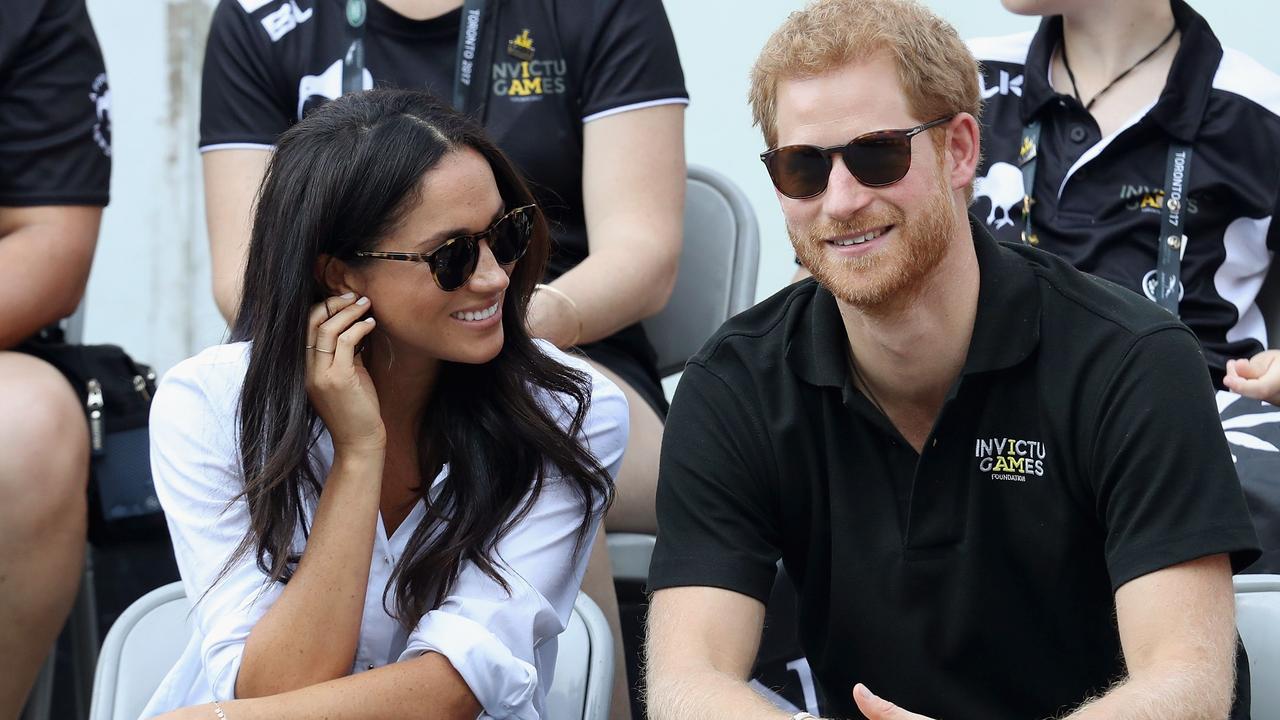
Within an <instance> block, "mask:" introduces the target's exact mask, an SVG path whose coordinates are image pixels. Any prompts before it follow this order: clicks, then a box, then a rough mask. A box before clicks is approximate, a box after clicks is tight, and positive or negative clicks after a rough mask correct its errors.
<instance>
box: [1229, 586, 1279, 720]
mask: <svg viewBox="0 0 1280 720" xmlns="http://www.w3.org/2000/svg"><path fill="white" fill-rule="evenodd" d="M1234 580H1235V590H1236V628H1237V629H1238V630H1239V631H1240V639H1241V640H1243V641H1244V647H1245V650H1246V651H1247V652H1248V653H1249V680H1250V682H1249V691H1250V693H1251V695H1252V703H1251V706H1250V707H1251V713H1250V714H1251V715H1252V716H1253V717H1255V718H1257V719H1258V720H1269V719H1270V718H1280V575H1237V576H1236V577H1235V578H1234Z"/></svg>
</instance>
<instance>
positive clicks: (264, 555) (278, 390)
mask: <svg viewBox="0 0 1280 720" xmlns="http://www.w3.org/2000/svg"><path fill="white" fill-rule="evenodd" d="M461 148H471V149H473V150H475V151H477V152H479V153H480V154H481V155H482V156H484V158H485V159H486V160H488V162H489V166H490V167H491V168H492V169H493V174H494V177H495V178H496V179H497V183H498V190H499V192H500V193H501V195H502V199H503V201H504V202H505V204H506V207H507V208H514V207H518V206H521V205H528V204H532V203H533V196H532V195H531V194H530V192H529V189H528V188H527V187H526V186H525V184H524V182H523V181H522V180H521V178H520V175H519V173H518V172H517V171H516V170H515V168H514V167H513V166H512V165H511V162H510V161H509V160H508V159H507V158H506V157H505V156H504V155H503V154H502V152H501V151H499V150H498V149H497V147H495V146H494V145H493V143H491V142H490V141H489V140H488V139H487V138H485V136H484V134H483V132H482V131H481V130H480V129H479V128H478V127H476V126H475V125H474V124H472V123H471V122H470V121H468V120H467V119H466V118H464V117H463V116H461V115H460V114H458V113H457V112H455V111H453V110H452V109H450V108H449V107H447V106H445V105H443V104H441V103H440V102H439V101H437V100H435V99H434V98H432V97H431V96H430V95H427V94H426V93H422V92H416V91H409V90H373V91H370V92H363V93H355V94H352V95H344V96H342V97H340V98H338V99H337V100H334V101H332V102H330V103H327V104H326V105H324V106H323V107H321V108H319V109H318V110H316V111H315V112H313V113H311V114H310V115H308V116H307V117H306V118H305V119H303V120H302V121H301V122H299V123H298V124H297V125H294V126H293V127H292V128H291V129H289V130H288V131H287V132H285V133H284V134H283V135H282V136H281V137H280V140H279V142H278V143H277V144H276V149H275V153H274V154H273V155H272V158H271V161H270V164H269V165H268V168H267V172H266V176H265V178H264V180H263V183H262V188H261V192H260V195H259V198H258V204H257V210H256V211H255V213H254V221H253V232H252V237H251V244H250V247H249V258H248V265H247V268H246V270H245V276H244V291H243V298H242V300H241V305H240V311H239V314H238V315H237V316H236V322H235V327H234V329H233V332H232V338H233V339H234V340H237V341H240V340H249V341H252V342H253V345H252V350H251V352H250V357H249V368H248V371H247V373H246V375H245V380H244V387H243V389H242V390H241V393H240V406H239V416H240V417H239V419H240V424H239V432H240V434H239V445H240V461H241V464H242V467H243V471H244V483H245V486H244V494H243V497H244V498H245V500H246V501H247V503H248V507H249V517H250V527H251V531H250V533H249V534H248V535H247V536H246V537H245V539H244V541H243V542H242V543H241V545H240V548H239V549H238V550H237V552H236V553H235V556H234V557H233V558H232V559H231V561H229V562H228V567H230V564H231V562H235V561H236V560H238V559H239V558H242V557H244V556H245V555H246V554H248V553H249V552H250V551H253V550H256V553H257V563H258V567H260V568H261V569H262V571H263V572H265V573H267V574H268V575H269V576H270V577H271V578H272V579H273V580H280V581H283V582H288V580H289V578H290V577H291V576H292V574H293V571H294V568H295V567H296V563H297V560H298V558H297V557H296V556H295V555H293V553H292V545H293V541H294V537H295V534H296V533H297V531H298V530H299V529H301V531H302V533H303V535H304V537H305V536H306V535H307V534H308V532H309V528H308V527H307V526H306V520H305V516H304V507H305V506H306V505H307V503H308V501H309V500H310V499H313V498H315V497H318V495H319V493H320V489H321V483H320V481H319V479H318V478H317V470H318V468H317V466H316V465H315V463H314V461H313V459H312V451H313V449H314V447H315V444H316V440H317V438H318V436H319V433H320V423H319V422H318V419H317V415H316V411H315V409H314V408H313V407H312V405H311V403H310V401H309V400H308V397H307V392H306V389H305V385H304V372H305V358H304V353H305V352H306V351H305V349H304V345H305V339H306V337H307V317H308V313H309V311H310V308H311V307H312V306H313V305H314V304H315V303H318V302H320V301H322V300H323V299H324V298H325V297H327V296H328V295H329V294H330V292H329V290H328V288H326V287H325V286H324V285H323V284H322V283H321V282H320V281H319V280H318V279H317V277H316V274H315V272H314V267H315V262H316V258H318V257H320V256H321V255H322V254H326V255H329V256H332V257H334V258H338V259H341V260H343V261H344V262H346V263H348V264H351V265H359V264H361V263H362V262H367V261H365V260H363V259H362V258H357V257H356V255H355V253H356V252H357V251H360V250H368V249H372V248H373V247H374V245H375V244H376V243H377V242H378V241H379V240H380V239H381V238H382V237H384V236H385V235H386V234H387V233H389V232H390V231H391V230H393V229H394V228H395V227H396V226H397V224H398V223H400V222H401V221H402V220H403V218H404V216H405V215H406V213H407V212H408V210H409V209H410V208H411V207H412V205H413V203H415V202H417V201H418V200H419V198H420V192H419V188H420V186H421V181H422V178H423V176H424V175H426V174H427V173H429V172H431V170H432V168H434V167H435V166H436V164H437V163H439V161H440V159H441V158H442V157H444V156H445V155H446V154H448V153H450V152H453V151H455V150H458V149H461ZM549 242H550V241H549V238H548V231H547V226H546V223H545V221H544V220H542V219H541V217H539V219H538V221H537V223H536V229H535V232H534V235H533V240H532V242H531V244H530V246H529V250H528V252H527V253H526V254H525V256H524V257H523V258H522V259H521V260H520V262H519V263H517V264H516V266H515V268H514V269H513V270H512V273H511V285H510V289H509V290H508V291H507V293H506V296H505V299H504V300H503V307H502V329H503V333H504V336H505V342H504V343H503V346H502V351H501V352H500V353H499V354H498V356H497V357H496V358H494V359H493V360H491V361H489V362H487V363H484V364H480V365H468V364H462V363H448V362H445V363H442V365H441V369H440V372H439V373H438V374H437V378H436V384H435V386H434V388H433V389H432V391H431V397H430V400H429V402H428V404H427V408H426V411H425V413H424V417H423V420H422V423H421V427H420V428H419V429H418V442H419V448H421V449H422V450H421V452H420V454H419V455H420V476H419V478H420V482H419V485H418V494H419V496H420V497H421V498H422V500H423V501H424V502H425V503H426V506H427V515H426V519H425V520H424V521H423V522H422V523H421V524H420V525H419V526H418V527H417V528H416V529H415V530H414V533H413V536H412V538H411V539H410V540H409V544H408V547H407V548H406V551H405V554H404V556H403V557H402V558H401V560H400V563H399V564H398V565H397V566H396V568H395V572H394V574H393V576H392V579H391V582H390V583H389V585H388V587H387V589H386V590H385V591H384V602H385V599H386V594H388V593H390V592H391V591H392V588H391V586H392V585H394V594H395V600H396V604H395V610H394V613H395V615H396V617H397V618H398V619H399V621H400V622H401V623H402V624H404V625H405V626H406V627H413V626H414V625H416V624H417V622H418V621H419V619H421V617H422V616H423V614H425V613H426V612H427V611H429V610H431V609H433V608H435V607H436V606H438V605H439V604H440V602H442V601H443V599H444V597H445V596H446V594H447V592H448V589H449V588H450V587H451V586H452V585H453V583H454V582H456V580H457V578H458V573H459V571H460V570H461V568H462V565H463V563H466V562H471V563H474V564H475V565H476V566H477V567H479V568H480V569H481V570H482V571H483V572H485V573H486V574H488V575H489V576H491V577H493V578H494V579H495V580H497V581H498V582H499V583H501V584H502V585H503V586H504V587H506V583H504V582H503V581H502V578H501V576H500V575H499V574H498V570H497V566H496V564H495V558H493V557H492V551H493V548H494V545H495V543H496V542H497V541H498V540H499V539H501V538H502V537H503V536H504V535H505V534H506V533H507V532H508V531H509V530H510V529H511V527H512V526H513V525H514V524H515V523H517V522H518V521H519V520H520V519H521V518H523V517H524V515H525V514H526V513H527V512H528V511H529V508H530V506H531V505H532V503H533V501H534V499H536V498H537V496H538V494H539V492H540V491H541V490H542V487H543V485H544V482H545V481H546V473H547V471H548V470H549V469H552V468H554V469H555V471H556V472H558V473H560V474H561V475H562V476H563V479H564V481H565V482H567V483H568V484H569V485H570V486H572V488H573V489H574V490H575V491H576V493H577V495H578V496H579V497H580V499H581V501H582V511H583V522H582V524H581V526H580V527H579V528H578V538H577V548H576V551H577V552H580V551H581V550H582V549H583V547H584V546H585V544H586V543H587V541H588V540H589V538H587V537H586V533H587V530H588V528H589V523H588V522H587V520H588V519H589V517H590V514H591V513H592V512H594V511H596V510H598V509H599V508H600V507H602V506H604V507H607V506H608V503H609V502H610V501H611V500H612V495H613V484H612V480H611V479H610V477H609V475H608V473H607V472H605V471H604V470H603V469H602V468H601V467H600V464H599V463H598V462H597V461H596V460H595V458H594V457H592V455H591V454H590V453H589V452H587V450H586V449H585V448H584V447H583V444H582V442H581V441H580V439H579V438H580V431H581V430H582V426H583V422H584V420H585V418H586V414H587V409H588V406H589V405H590V399H591V388H590V379H589V378H588V377H587V376H586V375H585V374H584V373H581V372H579V371H576V370H574V369H571V368H568V367H566V366H564V365H562V364H560V363H559V362H556V361H555V360H553V359H551V358H550V357H548V356H547V355H545V354H544V353H543V352H542V351H540V350H539V349H538V348H537V346H536V345H534V343H533V341H532V339H531V338H530V337H529V334H528V331H527V330H526V329H525V325H524V318H525V309H526V307H527V305H528V302H529V296H530V295H531V294H532V292H533V287H534V285H535V284H536V283H537V282H538V280H539V279H540V278H541V276H542V273H543V269H544V266H545V264H546V259H547V255H548V252H549ZM423 278H424V282H425V283H430V282H431V280H430V279H429V278H428V277H427V275H426V274H425V273H424V274H423ZM542 391H545V392H546V393H549V394H550V396H551V397H553V398H557V399H559V401H560V404H561V406H562V408H563V412H565V413H566V414H567V416H568V417H570V418H571V422H570V423H569V426H568V428H562V427H561V426H560V424H559V423H557V421H556V414H557V413H558V412H560V411H561V410H560V408H554V407H553V408H548V407H545V406H544V405H543V404H540V403H539V402H538V401H537V400H536V399H535V395H536V394H539V393H540V392H542ZM445 463H448V464H449V473H448V477H447V478H446V479H445V480H443V482H442V489H441V490H440V491H439V493H438V494H437V495H435V496H434V497H432V495H431V494H430V492H429V491H430V485H431V481H432V479H433V478H434V476H435V475H436V474H437V473H438V472H439V470H440V469H441V468H442V467H443V465H444V464H445ZM508 589H509V588H508Z"/></svg>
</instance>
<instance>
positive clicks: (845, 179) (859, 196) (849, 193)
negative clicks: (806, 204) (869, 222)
mask: <svg viewBox="0 0 1280 720" xmlns="http://www.w3.org/2000/svg"><path fill="white" fill-rule="evenodd" d="M872 197H873V194H872V188H869V187H867V186H866V185H863V184H862V183H861V182H859V181H858V178H856V177H854V176H853V173H851V172H849V167H848V166H847V165H845V164H844V156H843V155H842V154H840V153H836V154H834V155H832V156H831V172H830V173H829V174H828V176H827V191H826V192H824V193H823V194H822V211H823V213H824V214H826V215H827V216H828V217H830V218H834V219H845V218H849V217H852V216H853V215H854V214H855V213H857V212H858V211H859V210H862V209H863V208H865V207H866V206H867V205H869V204H870V203H871V200H872Z"/></svg>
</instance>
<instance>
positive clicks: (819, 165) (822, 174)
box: [767, 145, 831, 199]
mask: <svg viewBox="0 0 1280 720" xmlns="http://www.w3.org/2000/svg"><path fill="white" fill-rule="evenodd" d="M767 167H768V169H769V177H770V178H771V179H772V180H773V185H774V187H776V188H778V192H780V193H782V194H783V195H786V196H787V197H789V198H797V199H799V198H810V197H813V196H815V195H818V194H819V193H821V192H822V191H823V190H825V189H827V178H828V177H829V176H830V175H831V160H830V159H829V158H828V157H827V156H825V155H823V154H822V151H820V150H819V149H818V148H815V147H809V146H807V145H788V146H786V147H780V148H778V149H777V150H776V151H774V153H773V154H772V155H770V156H769V160H768V163H767Z"/></svg>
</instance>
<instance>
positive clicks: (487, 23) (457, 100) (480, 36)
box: [342, 0, 498, 123]
mask: <svg viewBox="0 0 1280 720" xmlns="http://www.w3.org/2000/svg"><path fill="white" fill-rule="evenodd" d="M365 3H366V0H347V41H348V42H347V52H346V55H344V56H343V59H342V93H343V94H344V95H345V94H347V93H349V92H358V91H360V90H363V89H364V72H365V65H364V22H365V17H366V15H367V9H366V7H365ZM486 10H487V11H488V12H487V13H486ZM497 19H498V8H497V6H496V5H490V4H489V3H488V2H487V1H486V0H466V2H465V3H463V6H462V23H461V25H460V27H459V28H458V59H457V64H456V70H455V71H454V75H453V96H452V98H451V99H452V101H453V107H454V108H455V109H457V110H458V111H460V112H464V113H465V112H470V113H471V115H472V117H473V118H475V119H476V120H477V121H478V122H480V123H483V122H484V118H485V111H486V110H487V109H488V99H489V93H488V92H487V91H486V85H485V81H486V79H487V78H488V76H489V72H490V67H491V66H492V53H491V52H490V50H489V48H490V47H491V43H490V42H489V36H488V35H486V34H485V31H486V30H488V29H489V28H490V27H491V26H493V25H495V24H496V22H497ZM490 34H492V31H490ZM473 81H477V82H473ZM476 87H479V88H480V92H476V90H475V89H476Z"/></svg>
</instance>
